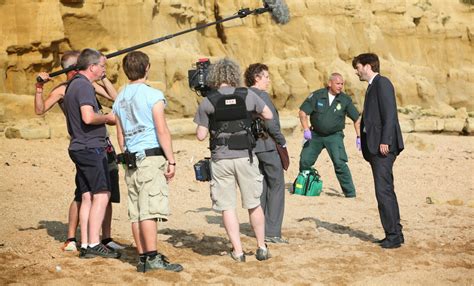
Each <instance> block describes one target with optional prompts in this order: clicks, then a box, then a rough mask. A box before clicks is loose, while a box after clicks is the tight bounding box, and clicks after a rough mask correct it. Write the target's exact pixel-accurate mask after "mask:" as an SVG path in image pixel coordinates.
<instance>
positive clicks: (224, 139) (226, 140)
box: [214, 138, 229, 145]
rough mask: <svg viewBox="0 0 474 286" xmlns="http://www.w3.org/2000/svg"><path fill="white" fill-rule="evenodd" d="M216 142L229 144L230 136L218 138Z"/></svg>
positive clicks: (217, 143)
mask: <svg viewBox="0 0 474 286" xmlns="http://www.w3.org/2000/svg"><path fill="white" fill-rule="evenodd" d="M214 142H215V144H216V145H229V138H217V139H214Z"/></svg>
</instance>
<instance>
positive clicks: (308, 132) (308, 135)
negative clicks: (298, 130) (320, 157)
mask: <svg viewBox="0 0 474 286" xmlns="http://www.w3.org/2000/svg"><path fill="white" fill-rule="evenodd" d="M303 136H304V139H306V140H311V138H313V136H312V135H311V130H309V129H305V130H304V135H303Z"/></svg>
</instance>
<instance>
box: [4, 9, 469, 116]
mask: <svg viewBox="0 0 474 286" xmlns="http://www.w3.org/2000/svg"><path fill="white" fill-rule="evenodd" d="M286 2H287V3H288V6H289V8H290V11H291V16H292V19H291V21H290V23H289V24H287V25H284V26H281V25H276V24H275V23H273V22H272V21H271V19H270V16H269V15H268V14H264V15H260V16H253V15H252V16H248V17H247V18H245V19H236V20H232V21H229V22H226V23H225V24H223V25H219V26H212V27H209V28H206V29H204V30H201V31H199V32H192V33H189V34H185V35H182V36H179V37H175V38H172V39H170V40H167V41H164V42H162V43H159V44H156V45H152V46H150V47H147V48H144V49H143V51H145V52H146V53H148V54H149V55H150V56H151V59H152V74H151V77H150V82H151V84H152V85H153V86H156V87H159V88H161V89H162V90H164V91H165V93H166V95H167V96H168V99H169V102H170V104H169V108H168V112H169V113H170V115H172V116H175V117H182V116H185V117H189V116H192V114H193V113H194V111H195V109H196V106H197V104H198V101H199V97H198V96H197V95H195V94H194V93H193V92H192V91H190V90H189V88H188V84H187V70H188V69H189V68H191V66H192V64H193V63H194V62H195V61H196V60H197V59H198V58H201V57H210V58H211V60H213V59H216V58H219V57H223V56H229V57H232V58H234V59H236V60H238V61H239V62H240V64H241V66H242V67H245V66H247V65H248V64H250V63H253V62H264V63H266V64H268V65H269V66H270V69H271V77H272V81H273V83H272V94H273V96H274V100H275V102H276V104H277V106H278V107H279V108H285V109H289V110H293V109H296V108H297V107H298V106H299V104H300V103H301V102H302V101H303V99H304V98H305V97H306V96H307V95H308V93H309V92H310V91H311V90H314V89H317V88H320V87H322V86H323V85H324V82H325V81H326V78H327V76H328V75H329V74H330V73H331V72H333V71H339V72H340V73H342V74H343V75H344V76H345V78H346V88H345V89H346V92H347V93H349V94H350V95H352V96H353V97H354V101H355V102H356V103H357V104H358V105H359V107H360V106H361V103H362V101H363V95H364V90H365V87H366V84H364V83H361V82H359V80H358V78H357V77H356V76H355V75H354V72H353V69H352V67H351V64H350V63H351V59H352V57H354V56H355V55H357V54H359V53H362V52H368V51H370V52H375V53H378V54H379V56H380V57H381V60H382V62H381V69H382V73H383V74H385V75H387V76H389V77H390V78H391V79H392V80H393V82H394V84H395V88H396V92H397V100H398V103H399V105H400V106H406V105H418V106H421V107H422V108H425V109H427V108H432V109H434V110H438V111H441V112H452V111H453V110H454V109H455V108H456V109H457V108H460V107H465V108H466V109H467V111H472V110H474V94H473V90H474V63H473V62H474V56H473V54H474V53H473V41H474V24H473V23H474V21H473V15H474V5H472V4H469V1H458V0H449V1H445V0H390V1H389V0H386V1H383V0H344V1H332V0H287V1H286ZM462 2H467V4H465V3H462ZM260 5H261V1H258V0H127V1H119V0H60V1H57V0H42V1H27V0H0V32H1V33H0V39H1V41H0V92H2V93H13V94H33V91H34V82H35V77H36V75H37V73H38V72H39V71H54V70H59V69H60V68H59V58H60V56H61V54H62V53H63V52H64V51H66V50H69V49H83V48H86V47H92V48H96V49H99V50H101V51H103V52H104V53H106V54H107V53H111V52H114V51H117V50H119V49H123V48H126V47H129V46H133V45H135V44H139V43H142V42H146V41H148V40H151V39H154V38H158V37H162V36H165V35H168V34H173V33H176V32H180V31H182V30H185V29H188V28H192V27H195V26H196V25H200V24H205V23H209V22H212V21H215V20H216V19H221V18H224V17H227V16H230V15H233V14H234V13H235V12H236V11H238V10H239V9H240V8H242V7H250V8H256V7H259V6H260ZM121 59H122V56H119V57H115V58H112V59H110V60H109V61H108V75H109V76H110V77H112V78H113V80H114V82H115V83H116V86H117V87H120V86H121V85H123V84H124V83H125V82H126V78H125V76H124V74H123V72H122V71H121V68H120V66H121ZM61 80H64V76H59V77H57V78H56V79H55V82H56V83H57V82H59V81H61ZM49 86H50V87H52V86H53V84H49ZM31 100H33V99H32V98H31ZM19 111H22V112H24V111H25V110H22V109H21V108H20V109H19ZM23 115H24V116H28V115H30V116H33V110H31V111H30V110H26V113H23Z"/></svg>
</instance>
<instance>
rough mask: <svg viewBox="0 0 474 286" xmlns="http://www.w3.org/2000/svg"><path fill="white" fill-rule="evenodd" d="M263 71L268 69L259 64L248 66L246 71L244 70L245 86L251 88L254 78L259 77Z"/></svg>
mask: <svg viewBox="0 0 474 286" xmlns="http://www.w3.org/2000/svg"><path fill="white" fill-rule="evenodd" d="M263 71H268V67H267V66H266V65H264V64H261V63H255V64H251V65H249V67H248V68H247V70H245V73H244V78H245V85H246V86H248V87H251V86H253V85H254V84H255V82H256V81H255V78H256V77H257V76H259V75H260V74H261V73H262V72H263Z"/></svg>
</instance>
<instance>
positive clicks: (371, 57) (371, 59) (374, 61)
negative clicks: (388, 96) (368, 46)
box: [352, 53, 380, 72]
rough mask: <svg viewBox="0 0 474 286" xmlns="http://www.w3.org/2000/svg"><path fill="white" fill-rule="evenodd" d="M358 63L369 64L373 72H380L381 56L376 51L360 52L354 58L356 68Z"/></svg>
mask: <svg viewBox="0 0 474 286" xmlns="http://www.w3.org/2000/svg"><path fill="white" fill-rule="evenodd" d="M357 64H361V65H363V66H365V65H366V64H369V65H370V67H372V71H373V72H380V62H379V57H378V56H377V55H376V54H374V53H365V54H360V55H358V56H357V57H355V58H354V59H353V60H352V67H353V68H354V69H355V68H356V66H357Z"/></svg>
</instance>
